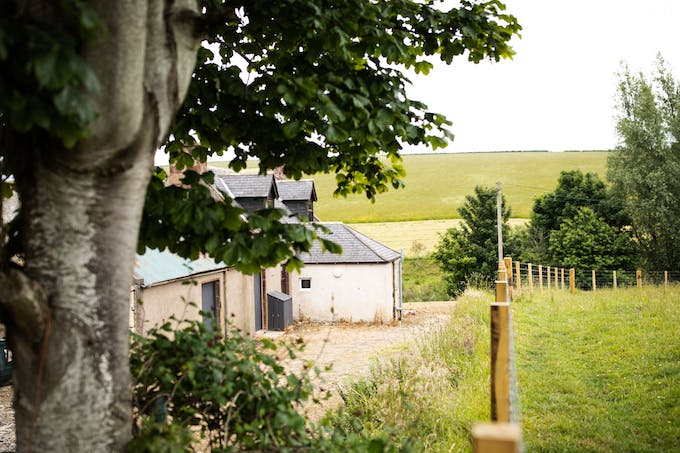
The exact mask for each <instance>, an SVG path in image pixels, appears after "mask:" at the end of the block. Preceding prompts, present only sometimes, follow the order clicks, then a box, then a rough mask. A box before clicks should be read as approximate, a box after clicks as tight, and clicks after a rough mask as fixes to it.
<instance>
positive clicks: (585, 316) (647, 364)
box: [512, 285, 680, 452]
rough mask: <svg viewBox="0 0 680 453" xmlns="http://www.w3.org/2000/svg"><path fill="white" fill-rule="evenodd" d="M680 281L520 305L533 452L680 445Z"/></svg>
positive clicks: (522, 376)
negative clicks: (679, 382)
mask: <svg viewBox="0 0 680 453" xmlns="http://www.w3.org/2000/svg"><path fill="white" fill-rule="evenodd" d="M679 297H680V287H679V286H676V285H669V286H668V287H667V288H663V287H656V288H654V287H645V288H643V289H637V288H631V289H625V290H622V289H618V290H598V291H594V292H593V291H587V292H586V291H583V292H581V291H577V293H576V294H575V295H569V294H567V293H555V292H553V293H551V294H548V293H544V294H542V295H539V294H537V293H534V295H533V296H531V297H526V298H521V299H519V300H517V303H515V304H513V314H512V317H513V324H514V342H515V351H516V358H517V361H516V363H517V375H518V382H519V389H520V395H519V396H520V403H521V409H522V435H523V438H524V441H525V442H526V450H527V451H543V452H548V451H555V452H556V451H563V452H564V451H591V452H595V451H599V452H605V451H606V452H615V451H638V452H643V451H646V452H655V451H677V449H678V438H679V436H680V425H678V423H676V420H677V419H678V417H679V416H680V389H679V388H678V386H677V382H678V380H679V379H680V365H679V364H680V337H679V336H678V335H677V325H678V323H679V322H680V304H678V303H676V302H675V301H677V300H678V298H679Z"/></svg>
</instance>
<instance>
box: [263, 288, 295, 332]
mask: <svg viewBox="0 0 680 453" xmlns="http://www.w3.org/2000/svg"><path fill="white" fill-rule="evenodd" d="M267 311H268V316H267V320H268V321H269V325H268V328H269V330H285V329H286V327H288V326H290V325H291V324H293V298H292V297H291V296H289V295H288V294H284V293H282V292H281V291H270V292H268V293H267Z"/></svg>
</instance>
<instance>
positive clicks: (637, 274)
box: [635, 269, 642, 288]
mask: <svg viewBox="0 0 680 453" xmlns="http://www.w3.org/2000/svg"><path fill="white" fill-rule="evenodd" d="M635 280H637V287H638V288H642V271H641V270H640V269H638V270H636V271H635Z"/></svg>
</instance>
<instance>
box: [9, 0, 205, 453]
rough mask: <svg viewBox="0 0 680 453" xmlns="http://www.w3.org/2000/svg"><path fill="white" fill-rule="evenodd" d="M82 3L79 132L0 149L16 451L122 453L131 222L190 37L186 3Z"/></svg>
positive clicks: (189, 54) (182, 87)
mask: <svg viewBox="0 0 680 453" xmlns="http://www.w3.org/2000/svg"><path fill="white" fill-rule="evenodd" d="M91 3H92V4H93V6H94V8H95V10H96V11H97V13H98V14H99V17H100V19H102V20H103V22H104V25H105V27H104V30H103V31H102V33H101V36H100V37H99V38H98V39H96V40H94V41H93V42H91V43H89V44H88V46H86V48H84V50H83V56H84V58H85V59H86V61H87V62H88V63H89V65H90V66H91V67H92V68H93V70H94V71H95V73H96V74H97V76H98V79H99V82H100V84H101V92H100V94H98V95H96V96H94V97H93V102H94V104H95V107H96V108H97V111H98V112H99V117H98V119H97V121H96V122H95V123H94V124H93V125H92V127H91V135H90V137H89V138H88V139H87V140H86V141H84V142H83V143H80V144H78V145H77V146H76V148H75V149H70V150H69V149H64V148H63V147H62V146H61V145H60V144H58V143H55V142H54V140H51V139H43V140H41V139H40V138H36V137H14V138H15V139H16V140H15V142H14V143H15V145H16V148H15V149H13V150H12V151H11V152H12V153H13V154H14V157H12V156H8V159H7V161H8V162H7V163H8V166H9V168H10V170H11V171H12V173H13V174H14V175H15V178H16V181H17V187H18V191H19V195H20V199H21V204H22V207H21V216H22V228H21V231H22V235H23V249H24V256H23V261H24V266H23V269H22V272H21V275H22V277H21V279H18V280H17V279H12V278H10V276H8V275H9V274H7V273H6V274H7V275H4V276H2V279H3V280H2V281H0V285H1V284H2V283H3V282H9V283H11V284H15V285H17V287H18V288H20V289H22V290H23V289H25V290H26V291H24V292H21V291H16V293H17V294H19V293H21V294H24V296H22V297H19V296H12V295H11V293H10V292H9V291H5V292H4V294H2V295H1V296H0V297H2V298H3V299H4V300H0V305H1V306H2V308H3V310H4V311H5V312H6V313H5V317H6V318H7V319H9V322H8V334H9V339H10V344H11V346H12V348H13V351H14V356H15V374H14V379H13V382H14V389H15V412H16V431H17V451H21V452H23V451H36V452H37V451H63V452H85V451H87V452H91V451H111V450H123V449H124V448H125V446H126V444H127V442H128V441H129V438H130V432H131V406H130V400H131V395H130V376H129V358H128V347H129V331H128V325H129V324H128V316H129V306H128V303H129V291H130V284H131V282H132V266H133V262H134V254H135V250H136V245H137V238H138V231H139V222H140V219H141V212H142V208H143V203H144V196H145V192H146V186H147V184H148V179H149V177H150V175H151V169H152V165H153V156H154V153H155V150H156V149H157V148H158V146H159V145H160V144H161V143H162V140H163V139H164V136H165V134H166V133H167V130H168V127H169V125H170V121H171V120H172V118H173V116H174V114H175V112H176V110H177V109H178V108H179V105H180V104H181V100H182V99H183V97H184V95H185V93H186V89H187V86H188V82H189V80H190V77H191V73H192V70H193V64H194V60H195V54H196V50H197V44H198V39H197V38H196V37H195V36H194V33H193V26H194V25H195V24H194V22H195V20H196V17H197V16H196V12H195V7H196V5H195V2H194V1H192V0H175V1H172V0H149V1H126V2H110V1H108V0H106V1H104V0H102V1H93V2H91ZM33 6H35V5H33ZM25 278H27V281H28V282H29V283H28V284H24V286H23V287H22V286H21V285H20V284H19V283H17V281H21V282H24V280H22V279H25ZM24 283H25V282H24ZM8 294H9V295H8ZM43 296H44V297H43ZM14 299H17V300H18V299H21V300H20V301H19V303H14V306H13V305H12V300H14ZM15 302H16V301H15ZM17 307H18V308H17ZM7 313H9V314H7Z"/></svg>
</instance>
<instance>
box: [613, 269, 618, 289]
mask: <svg viewBox="0 0 680 453" xmlns="http://www.w3.org/2000/svg"><path fill="white" fill-rule="evenodd" d="M612 286H613V287H614V289H616V288H617V285H616V271H612Z"/></svg>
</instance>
